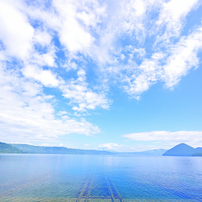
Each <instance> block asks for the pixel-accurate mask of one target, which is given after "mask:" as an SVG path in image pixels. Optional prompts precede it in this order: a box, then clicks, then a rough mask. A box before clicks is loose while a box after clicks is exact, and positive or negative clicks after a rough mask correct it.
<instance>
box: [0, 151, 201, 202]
mask: <svg viewBox="0 0 202 202" xmlns="http://www.w3.org/2000/svg"><path fill="white" fill-rule="evenodd" d="M37 197H38V199H40V200H41V199H43V198H44V199H45V198H46V199H48V198H49V199H51V200H53V201H54V200H56V199H58V201H61V200H62V199H66V198H68V199H69V198H71V199H75V201H82V200H85V201H87V200H88V201H90V200H93V199H104V200H110V201H124V200H127V199H131V200H134V201H135V200H138V201H141V200H142V201H145V200H147V201H152V200H153V199H156V200H157V201H161V200H162V201H202V158H201V157H165V156H164V157H160V156H159V157H140V156H137V157H119V156H96V155H43V154H37V155H33V154H0V201H4V200H5V201H6V200H7V201H9V199H10V201H12V200H14V199H16V201H26V200H27V199H30V201H36V200H34V198H35V199H36V198H37ZM25 199H26V200H25ZM143 199H144V200H143ZM171 199H172V200H171ZM181 199H182V200H181ZM40 200H37V201H40ZM131 200H130V201H131ZM47 201H48V200H47Z"/></svg>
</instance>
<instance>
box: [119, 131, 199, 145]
mask: <svg viewBox="0 0 202 202" xmlns="http://www.w3.org/2000/svg"><path fill="white" fill-rule="evenodd" d="M122 137H124V138H127V139H129V140H134V141H144V142H149V141H155V142H161V145H166V144H167V145H173V146H174V145H176V144H179V143H182V142H183V143H187V144H190V145H191V146H201V144H202V131H176V132H170V131H151V132H142V133H130V134H126V135H123V136H122Z"/></svg>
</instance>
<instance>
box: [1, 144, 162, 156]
mask: <svg viewBox="0 0 202 202" xmlns="http://www.w3.org/2000/svg"><path fill="white" fill-rule="evenodd" d="M4 144H6V143H4ZM7 145H9V144H7ZM10 146H12V147H13V148H16V149H18V153H29V154H92V155H93V154H94V155H120V156H143V155H145V156H162V154H163V153H164V152H165V151H166V150H164V149H155V150H148V151H142V152H111V151H106V150H84V149H72V148H66V147H57V146H55V147H49V146H34V145H28V144H10ZM9 148H10V147H9ZM0 149H1V148H0ZM0 151H1V150H0ZM1 153H15V152H12V151H8V150H7V151H5V152H1Z"/></svg>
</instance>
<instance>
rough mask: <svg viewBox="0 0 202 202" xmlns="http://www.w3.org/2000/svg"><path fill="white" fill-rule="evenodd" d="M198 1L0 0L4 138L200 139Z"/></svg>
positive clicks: (140, 142)
mask: <svg viewBox="0 0 202 202" xmlns="http://www.w3.org/2000/svg"><path fill="white" fill-rule="evenodd" d="M201 76H202V3H201V1H200V0H192V1H190V0H170V1H167V0H108V1H105V0H102V1H99V0H97V1H96V0H77V1H73V0H52V1H48V0H46V1H39V0H35V1H25V0H17V1H12V0H0V128H1V129H0V141H2V142H7V143H26V144H34V145H47V146H65V147H71V148H82V149H105V150H114V151H143V150H150V149H160V148H164V149H168V148H170V147H172V146H174V145H176V144H178V143H181V142H184V143H187V144H190V145H191V146H194V147H197V146H202V104H201V103H202V93H201V92H202V91H201V89H202V79H201Z"/></svg>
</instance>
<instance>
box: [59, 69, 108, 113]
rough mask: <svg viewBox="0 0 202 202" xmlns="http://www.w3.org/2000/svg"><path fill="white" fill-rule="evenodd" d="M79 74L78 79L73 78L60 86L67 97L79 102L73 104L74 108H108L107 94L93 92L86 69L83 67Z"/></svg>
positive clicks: (72, 101)
mask: <svg viewBox="0 0 202 202" xmlns="http://www.w3.org/2000/svg"><path fill="white" fill-rule="evenodd" d="M77 75H78V78H77V79H76V80H74V79H71V80H70V81H68V82H66V84H65V85H61V87H60V88H61V90H62V92H63V96H64V97H65V98H68V99H70V101H71V103H72V104H78V106H73V108H72V109H73V110H76V111H81V112H82V111H85V110H86V109H95V108H96V107H102V108H104V109H108V107H109V101H108V99H107V98H106V97H105V94H102V92H99V93H96V92H93V91H92V90H91V89H90V88H89V87H88V84H87V82H86V73H85V71H84V70H82V69H81V70H79V71H78V72H77Z"/></svg>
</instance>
